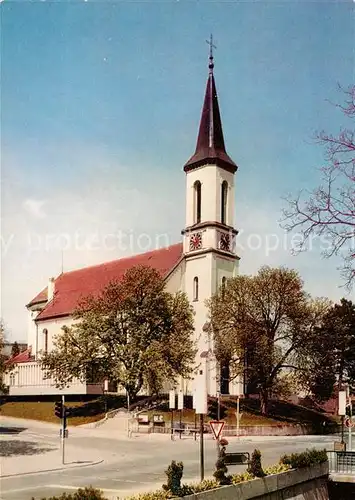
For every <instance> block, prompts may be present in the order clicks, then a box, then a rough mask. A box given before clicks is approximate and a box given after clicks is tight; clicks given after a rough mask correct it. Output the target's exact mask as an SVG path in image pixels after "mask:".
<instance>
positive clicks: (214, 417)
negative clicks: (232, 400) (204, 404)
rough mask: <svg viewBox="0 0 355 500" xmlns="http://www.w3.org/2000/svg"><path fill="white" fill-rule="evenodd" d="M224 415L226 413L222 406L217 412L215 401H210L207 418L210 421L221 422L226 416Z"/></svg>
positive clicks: (216, 402)
mask: <svg viewBox="0 0 355 500" xmlns="http://www.w3.org/2000/svg"><path fill="white" fill-rule="evenodd" d="M226 413H227V411H226V408H225V406H224V405H222V404H220V405H219V411H218V401H217V400H214V401H212V403H211V404H210V405H209V407H208V416H209V417H210V418H211V419H212V420H223V419H224V418H225V416H226ZM218 417H219V418H218Z"/></svg>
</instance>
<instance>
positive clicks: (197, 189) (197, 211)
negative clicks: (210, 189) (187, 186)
mask: <svg viewBox="0 0 355 500" xmlns="http://www.w3.org/2000/svg"><path fill="white" fill-rule="evenodd" d="M194 197H195V199H194V209H195V224H198V223H199V222H201V182H200V181H196V182H195V184H194Z"/></svg>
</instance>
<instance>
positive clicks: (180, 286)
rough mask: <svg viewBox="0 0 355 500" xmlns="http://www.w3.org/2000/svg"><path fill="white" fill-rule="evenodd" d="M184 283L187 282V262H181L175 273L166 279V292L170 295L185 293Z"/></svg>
mask: <svg viewBox="0 0 355 500" xmlns="http://www.w3.org/2000/svg"><path fill="white" fill-rule="evenodd" d="M184 281H185V261H181V262H180V264H179V265H178V266H177V267H176V268H175V269H174V271H173V272H172V273H171V274H169V276H168V277H167V278H166V281H165V286H166V291H167V292H169V293H176V292H178V291H185V290H184V289H185V287H184Z"/></svg>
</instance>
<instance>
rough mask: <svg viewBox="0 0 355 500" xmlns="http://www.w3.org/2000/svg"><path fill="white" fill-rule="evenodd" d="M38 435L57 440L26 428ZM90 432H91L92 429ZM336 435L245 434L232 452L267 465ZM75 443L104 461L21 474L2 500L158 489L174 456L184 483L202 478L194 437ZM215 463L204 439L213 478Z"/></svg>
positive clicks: (80, 438)
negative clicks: (87, 489) (256, 454)
mask: <svg viewBox="0 0 355 500" xmlns="http://www.w3.org/2000/svg"><path fill="white" fill-rule="evenodd" d="M31 431H32V438H33V436H35V435H36V436H37V437H38V442H39V443H41V445H43V444H44V443H47V444H50V443H53V440H54V439H57V432H54V431H52V430H51V429H47V428H46V429H43V432H42V429H41V431H40V432H39V431H38V428H37V429H36V430H35V431H33V430H32V429H30V428H28V429H27V430H26V432H27V433H28V432H29V433H31ZM88 434H89V433H88ZM7 437H8V436H7ZM334 439H335V437H334V436H316V437H310V436H304V437H284V438H280V439H278V440H272V441H270V440H267V439H264V440H263V439H262V438H260V440H257V441H256V440H255V439H254V440H253V441H250V440H248V439H247V438H244V439H243V440H241V441H240V442H237V441H236V440H232V439H231V440H230V445H229V447H228V448H229V450H228V451H243V452H249V453H251V452H252V451H253V450H254V449H255V448H258V449H260V451H261V453H262V464H263V465H264V466H268V465H272V464H274V463H277V462H278V460H279V458H280V456H281V455H282V454H284V453H291V452H297V451H302V450H305V449H306V448H311V447H317V448H324V447H325V448H327V449H332V448H333V442H334ZM71 443H72V444H75V446H77V447H78V448H81V449H88V450H89V449H95V450H98V451H100V453H102V456H103V457H104V462H103V463H102V464H99V465H94V466H88V467H82V468H75V469H67V470H63V471H55V472H45V473H36V474H30V475H21V476H14V477H8V478H2V480H1V497H0V498H1V499H2V500H30V499H31V498H32V497H34V498H35V499H36V500H37V499H41V498H43V497H46V496H47V497H49V496H51V495H60V494H62V493H63V492H67V493H70V492H73V491H75V490H76V489H77V488H79V487H84V486H88V485H92V486H94V487H96V488H100V489H102V490H104V491H105V493H106V496H107V497H109V498H117V497H118V496H119V497H120V498H124V497H125V496H128V495H132V494H134V493H135V492H138V491H144V490H148V491H149V490H151V489H152V488H155V487H156V488H159V487H160V486H161V485H162V484H163V483H164V482H165V479H166V476H165V474H164V470H165V469H166V468H167V466H168V465H169V463H170V462H171V460H178V461H180V460H181V461H183V463H184V476H183V482H189V481H190V482H191V481H194V480H195V481H198V480H199V475H200V468H199V441H194V440H193V439H186V438H185V439H182V440H179V439H177V440H175V441H173V442H171V441H169V440H162V439H161V437H160V438H159V439H157V440H154V438H152V439H149V440H148V439H145V440H140V439H139V438H132V439H131V440H127V439H125V440H123V441H120V440H117V439H109V438H107V437H97V436H96V437H92V436H90V437H89V435H88V436H85V435H84V433H83V434H82V435H77V436H73V437H72V438H71ZM215 462H216V444H215V442H214V441H212V440H205V477H211V476H212V474H213V471H214V465H215ZM244 469H245V467H243V466H230V468H229V472H238V471H241V472H242V471H243V470H244Z"/></svg>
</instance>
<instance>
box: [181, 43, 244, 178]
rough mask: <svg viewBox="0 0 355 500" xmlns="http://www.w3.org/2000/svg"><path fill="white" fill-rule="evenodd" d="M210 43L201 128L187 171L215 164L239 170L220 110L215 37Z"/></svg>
mask: <svg viewBox="0 0 355 500" xmlns="http://www.w3.org/2000/svg"><path fill="white" fill-rule="evenodd" d="M208 43H209V45H210V55H209V65H208V68H209V75H208V79H207V86H206V93H205V100H204V103H203V108H202V115H201V121H200V128H199V132H198V137H197V145H196V150H195V153H194V155H193V156H192V157H191V158H190V159H189V161H188V162H187V163H186V164H185V166H184V170H185V172H189V171H190V170H193V169H194V168H197V167H199V166H201V165H206V164H214V165H217V166H220V167H222V168H225V169H226V170H229V171H231V172H233V173H234V172H235V171H236V170H237V168H238V167H237V165H236V164H235V163H234V162H233V160H232V159H231V158H230V157H229V156H228V154H227V152H226V148H225V145H224V138H223V130H222V122H221V115H220V112H219V106H218V98H217V90H216V84H215V80H214V75H213V68H214V62H213V48H215V47H214V45H213V39H212V35H211V39H210V41H209V42H208Z"/></svg>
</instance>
